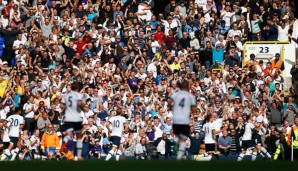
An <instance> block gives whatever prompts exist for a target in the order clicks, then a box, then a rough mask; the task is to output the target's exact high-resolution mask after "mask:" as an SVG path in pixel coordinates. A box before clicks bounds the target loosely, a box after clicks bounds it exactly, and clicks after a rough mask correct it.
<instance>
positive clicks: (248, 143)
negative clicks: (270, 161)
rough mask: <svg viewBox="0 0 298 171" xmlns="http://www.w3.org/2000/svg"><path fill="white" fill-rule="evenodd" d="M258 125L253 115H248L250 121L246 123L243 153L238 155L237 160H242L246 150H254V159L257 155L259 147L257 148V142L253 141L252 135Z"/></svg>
mask: <svg viewBox="0 0 298 171" xmlns="http://www.w3.org/2000/svg"><path fill="white" fill-rule="evenodd" d="M255 128H256V125H255V124H254V122H253V117H252V116H248V122H247V124H246V125H245V129H244V134H243V137H242V153H240V155H239V156H238V160H237V161H242V159H243V157H244V156H245V154H246V150H253V154H252V159H253V158H256V156H257V154H258V153H257V149H256V148H255V143H254V142H253V139H252V135H253V131H254V129H255Z"/></svg>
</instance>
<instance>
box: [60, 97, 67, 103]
mask: <svg viewBox="0 0 298 171" xmlns="http://www.w3.org/2000/svg"><path fill="white" fill-rule="evenodd" d="M65 97H66V95H64V97H63V98H62V99H61V103H63V104H65Z"/></svg>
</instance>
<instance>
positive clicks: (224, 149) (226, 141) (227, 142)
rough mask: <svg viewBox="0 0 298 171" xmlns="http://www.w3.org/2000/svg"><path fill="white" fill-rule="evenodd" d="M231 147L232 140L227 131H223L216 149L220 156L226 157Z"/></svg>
mask: <svg viewBox="0 0 298 171" xmlns="http://www.w3.org/2000/svg"><path fill="white" fill-rule="evenodd" d="M231 147H232V138H231V137H230V136H229V135H228V131H227V130H224V131H223V132H222V136H220V137H219V138H218V148H219V151H220V153H221V154H223V155H224V156H226V157H227V156H228V155H229V153H230V150H231Z"/></svg>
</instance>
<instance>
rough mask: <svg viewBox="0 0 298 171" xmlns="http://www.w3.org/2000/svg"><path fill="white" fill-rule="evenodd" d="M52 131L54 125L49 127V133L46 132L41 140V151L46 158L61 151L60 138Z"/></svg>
mask: <svg viewBox="0 0 298 171" xmlns="http://www.w3.org/2000/svg"><path fill="white" fill-rule="evenodd" d="M52 129H53V125H51V124H49V125H47V131H45V133H44V134H43V136H42V139H41V149H42V150H43V152H44V154H45V155H46V156H48V155H50V153H52V154H53V155H56V152H57V151H59V150H60V144H59V137H58V135H57V133H56V132H55V131H53V130H52Z"/></svg>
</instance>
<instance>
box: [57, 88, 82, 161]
mask: <svg viewBox="0 0 298 171" xmlns="http://www.w3.org/2000/svg"><path fill="white" fill-rule="evenodd" d="M79 87H80V85H79V83H77V82H75V83H72V84H71V91H70V92H68V93H67V94H66V95H64V97H63V99H62V100H61V105H60V107H61V109H62V110H65V122H64V124H63V127H64V130H65V131H66V132H68V131H70V130H73V131H75V132H76V137H77V144H76V148H77V157H78V159H82V148H83V142H82V139H81V138H82V128H83V125H82V117H81V109H82V106H83V102H82V99H83V95H82V94H81V93H79Z"/></svg>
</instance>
